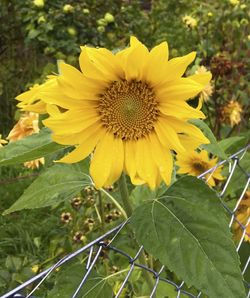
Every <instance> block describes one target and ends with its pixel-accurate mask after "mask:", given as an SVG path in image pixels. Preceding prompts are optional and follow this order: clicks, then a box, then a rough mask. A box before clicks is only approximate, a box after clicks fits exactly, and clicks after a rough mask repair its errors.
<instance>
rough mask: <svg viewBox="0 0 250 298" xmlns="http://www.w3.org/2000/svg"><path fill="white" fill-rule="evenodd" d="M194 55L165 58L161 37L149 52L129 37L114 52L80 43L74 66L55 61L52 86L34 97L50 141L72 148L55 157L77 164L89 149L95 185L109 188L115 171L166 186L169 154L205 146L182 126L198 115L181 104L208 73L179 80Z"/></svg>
mask: <svg viewBox="0 0 250 298" xmlns="http://www.w3.org/2000/svg"><path fill="white" fill-rule="evenodd" d="M194 59H195V53H194V52H192V53H190V54H188V55H186V56H183V57H178V58H174V59H171V60H169V61H168V45H167V43H166V42H163V43H161V44H160V45H158V46H156V47H154V48H153V49H152V50H151V51H149V50H148V49H147V48H146V47H145V46H144V45H143V44H142V43H141V42H139V41H138V40H137V39H136V38H135V37H131V40H130V47H128V48H126V49H124V50H121V51H119V52H117V53H116V54H113V53H112V52H110V51H108V50H107V49H105V48H98V49H96V48H90V47H87V46H84V47H82V48H81V54H80V59H79V60H80V68H81V71H79V70H77V69H76V68H74V67H72V66H70V65H68V64H66V63H61V64H60V72H61V73H60V75H59V76H57V77H56V80H55V81H54V82H53V84H45V85H42V87H41V88H40V90H39V93H38V94H37V95H36V96H37V97H38V98H40V99H41V100H42V101H43V102H45V103H47V104H48V106H47V111H48V113H49V115H50V117H49V118H48V119H46V120H44V121H43V123H44V125H45V126H47V127H49V128H50V129H51V130H52V132H53V136H52V138H53V140H54V141H55V142H57V143H60V144H68V145H75V146H76V148H75V150H73V151H72V152H70V153H69V154H68V155H66V156H65V157H63V158H62V159H61V160H60V162H64V163H74V162H78V161H80V160H83V159H84V158H86V157H87V156H88V155H89V154H90V153H92V152H93V151H94V154H93V155H92V159H91V165H90V174H91V176H92V178H93V180H94V183H95V186H96V187H97V188H100V187H103V186H108V185H112V184H113V183H114V182H115V181H116V180H117V179H118V178H119V176H120V175H121V173H122V171H123V170H124V171H125V172H126V173H127V174H128V175H129V176H130V178H131V181H132V183H133V184H142V183H147V184H148V185H149V186H150V187H151V188H152V189H154V188H155V187H156V186H157V185H159V183H160V182H161V181H162V180H164V181H165V183H167V184H169V183H170V181H171V173H172V168H173V158H172V154H171V151H172V150H174V151H176V152H183V151H185V147H186V146H191V145H192V146H194V147H195V148H197V147H198V146H199V145H200V144H202V143H209V141H208V139H207V138H206V137H205V136H204V135H203V134H202V132H201V131H200V130H199V129H198V128H197V127H196V126H194V125H192V124H190V123H188V120H189V119H192V118H204V114H203V113H202V112H201V111H200V110H199V109H194V108H192V107H191V106H189V105H188V104H187V102H186V101H187V100H188V99H189V98H192V97H194V96H196V95H197V94H198V93H199V92H200V91H201V90H202V89H203V88H204V86H206V85H207V84H208V82H209V81H210V79H211V74H210V73H209V72H207V73H204V74H199V75H194V76H192V77H185V78H184V77H182V76H183V74H184V72H185V70H186V68H187V66H188V65H189V64H190V63H191V62H192V61H193V60H194ZM55 82H56V83H55Z"/></svg>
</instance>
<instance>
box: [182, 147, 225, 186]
mask: <svg viewBox="0 0 250 298" xmlns="http://www.w3.org/2000/svg"><path fill="white" fill-rule="evenodd" d="M217 161H218V158H211V159H210V158H209V155H208V152H207V151H205V150H202V151H200V152H197V151H186V152H185V153H178V154H177V161H176V164H177V165H178V166H179V167H180V168H179V170H178V171H177V173H179V174H189V175H191V176H199V175H200V174H202V173H204V172H205V171H207V170H209V169H211V168H212V167H214V166H215V165H216V164H217ZM221 169H222V167H221V166H220V167H218V168H217V169H216V170H215V171H213V172H211V173H208V174H206V176H205V178H206V180H207V184H208V185H210V186H215V180H223V179H224V178H223V176H222V175H221Z"/></svg>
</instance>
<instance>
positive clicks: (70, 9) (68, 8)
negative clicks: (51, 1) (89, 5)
mask: <svg viewBox="0 0 250 298" xmlns="http://www.w3.org/2000/svg"><path fill="white" fill-rule="evenodd" d="M63 11H64V12H66V13H71V12H73V11H74V7H73V6H72V5H70V4H65V5H64V6H63Z"/></svg>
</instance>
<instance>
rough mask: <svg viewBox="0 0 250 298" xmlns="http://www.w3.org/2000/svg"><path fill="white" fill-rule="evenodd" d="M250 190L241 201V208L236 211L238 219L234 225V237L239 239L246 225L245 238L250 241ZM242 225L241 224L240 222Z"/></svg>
mask: <svg viewBox="0 0 250 298" xmlns="http://www.w3.org/2000/svg"><path fill="white" fill-rule="evenodd" d="M249 218H250V191H249V190H248V191H247V192H246V193H245V195H244V197H243V199H242V200H241V202H240V205H239V208H238V210H237V212H236V219H237V221H235V223H234V225H233V232H234V238H235V239H236V240H237V241H239V240H240V239H241V237H242V234H243V227H242V226H241V225H243V226H245V229H246V234H245V236H244V240H245V241H248V242H250V222H249ZM239 223H240V224H241V225H240V224H239Z"/></svg>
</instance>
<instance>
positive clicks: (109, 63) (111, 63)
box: [79, 46, 124, 83]
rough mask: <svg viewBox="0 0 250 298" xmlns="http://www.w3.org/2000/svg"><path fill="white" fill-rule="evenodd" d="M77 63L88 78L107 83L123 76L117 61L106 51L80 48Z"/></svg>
mask: <svg viewBox="0 0 250 298" xmlns="http://www.w3.org/2000/svg"><path fill="white" fill-rule="evenodd" d="M79 61H80V67H81V70H82V72H83V73H84V75H86V76H87V77H88V78H94V79H97V80H98V81H99V80H100V81H103V82H106V83H108V82H110V81H117V80H118V79H121V78H123V76H124V74H123V70H122V67H121V66H120V64H119V60H118V59H117V57H116V56H115V55H114V54H113V53H112V52H110V51H108V50H107V49H104V48H100V49H95V48H90V47H87V46H85V47H82V51H81V54H80V58H79Z"/></svg>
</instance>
